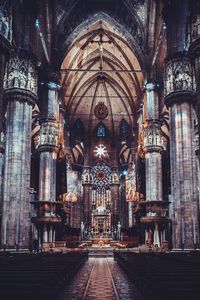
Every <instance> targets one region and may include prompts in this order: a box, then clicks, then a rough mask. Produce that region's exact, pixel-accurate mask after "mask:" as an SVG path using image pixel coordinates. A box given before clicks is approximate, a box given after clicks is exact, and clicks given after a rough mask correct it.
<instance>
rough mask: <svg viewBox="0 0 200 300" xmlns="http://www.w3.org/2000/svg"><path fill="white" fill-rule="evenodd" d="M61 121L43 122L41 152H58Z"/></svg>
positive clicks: (40, 142)
mask: <svg viewBox="0 0 200 300" xmlns="http://www.w3.org/2000/svg"><path fill="white" fill-rule="evenodd" d="M59 128H60V127H59V123H55V122H49V121H47V122H43V123H42V124H41V129H40V136H39V145H38V150H39V151H40V152H58V150H59Z"/></svg>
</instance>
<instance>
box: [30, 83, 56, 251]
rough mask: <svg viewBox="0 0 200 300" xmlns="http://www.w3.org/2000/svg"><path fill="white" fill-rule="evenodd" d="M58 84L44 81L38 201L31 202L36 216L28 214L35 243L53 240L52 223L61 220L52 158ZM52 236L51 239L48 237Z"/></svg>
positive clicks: (53, 155)
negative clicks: (44, 110) (43, 112)
mask: <svg viewBox="0 0 200 300" xmlns="http://www.w3.org/2000/svg"><path fill="white" fill-rule="evenodd" d="M58 88H59V86H58V85H57V84H56V83H54V82H49V83H48V84H47V107H46V112H45V116H44V118H43V119H42V120H41V128H40V143H39V146H38V151H39V153H40V169H39V201H35V203H34V205H35V208H36V211H37V216H36V217H34V218H32V222H33V223H34V224H35V225H36V227H37V228H38V232H39V237H38V238H39V243H40V244H41V245H42V246H45V245H46V243H52V242H54V241H55V228H56V227H55V226H56V224H59V223H60V222H61V219H60V217H59V216H57V213H56V212H57V205H60V204H61V203H60V202H59V201H56V162H57V154H58V150H59V128H60V125H59V105H58ZM52 237H53V240H52Z"/></svg>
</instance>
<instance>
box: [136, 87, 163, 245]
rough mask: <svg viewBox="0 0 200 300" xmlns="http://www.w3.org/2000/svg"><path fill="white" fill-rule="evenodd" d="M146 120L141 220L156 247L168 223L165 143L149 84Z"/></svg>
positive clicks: (155, 94) (155, 102)
mask: <svg viewBox="0 0 200 300" xmlns="http://www.w3.org/2000/svg"><path fill="white" fill-rule="evenodd" d="M146 95H147V97H146V103H145V108H146V121H145V123H144V152H145V170H146V202H145V203H144V204H145V206H146V216H145V217H143V218H142V219H141V222H142V223H145V224H146V229H147V232H149V236H150V235H151V242H153V244H154V245H158V246H159V247H160V245H161V233H162V231H163V230H164V228H163V226H164V224H165V223H166V222H167V218H166V216H165V209H164V207H165V206H166V203H165V201H163V191H162V151H163V142H162V134H161V122H160V121H159V106H158V95H157V91H156V84H154V83H147V84H146Z"/></svg>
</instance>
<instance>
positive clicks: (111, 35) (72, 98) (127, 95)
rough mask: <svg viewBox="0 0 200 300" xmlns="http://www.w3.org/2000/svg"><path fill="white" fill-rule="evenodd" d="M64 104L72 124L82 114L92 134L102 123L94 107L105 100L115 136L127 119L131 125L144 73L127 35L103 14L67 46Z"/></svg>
mask: <svg viewBox="0 0 200 300" xmlns="http://www.w3.org/2000/svg"><path fill="white" fill-rule="evenodd" d="M61 74H62V86H63V91H64V95H63V98H64V104H65V107H66V112H67V114H68V116H69V121H70V124H74V123H75V121H76V120H77V119H78V118H80V119H81V121H82V122H83V124H84V128H85V133H86V134H87V135H88V134H89V135H91V134H92V133H93V131H94V130H95V128H96V126H97V125H98V123H99V119H98V118H97V117H96V116H95V113H94V110H95V107H96V106H97V104H98V103H100V102H103V103H104V104H105V105H106V107H107V109H108V116H107V117H106V118H105V119H104V120H103V123H104V125H105V126H106V128H107V130H108V132H109V134H110V135H111V136H112V137H116V136H117V135H118V133H119V126H120V123H121V121H122V120H125V121H126V122H127V123H128V124H129V125H130V128H131V129H132V128H133V127H134V126H135V123H136V113H137V110H138V107H139V105H140V101H141V95H142V89H143V80H144V79H143V73H142V70H141V66H140V63H139V59H138V58H137V57H136V54H135V51H134V49H133V48H131V46H130V44H129V43H128V42H127V40H126V38H125V37H124V35H123V34H122V32H120V31H119V30H118V28H117V27H116V26H115V24H114V22H113V24H112V23H110V22H107V21H105V20H103V19H102V18H100V19H99V20H95V21H94V23H93V24H91V25H90V26H88V27H86V28H84V30H83V31H82V32H80V34H79V35H78V36H77V38H76V39H75V40H74V41H73V43H72V44H71V45H70V47H69V48H68V52H67V53H66V56H65V58H64V60H63V63H62V66H61Z"/></svg>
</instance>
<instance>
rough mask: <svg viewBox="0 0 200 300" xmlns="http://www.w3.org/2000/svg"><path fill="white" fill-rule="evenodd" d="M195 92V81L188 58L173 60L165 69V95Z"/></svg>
mask: <svg viewBox="0 0 200 300" xmlns="http://www.w3.org/2000/svg"><path fill="white" fill-rule="evenodd" d="M194 90H195V81H194V74H193V69H192V66H191V63H190V60H189V59H188V58H187V57H184V58H181V57H180V58H175V59H171V60H170V61H169V62H168V63H167V64H166V69H165V95H168V94H170V93H172V92H178V91H189V92H194Z"/></svg>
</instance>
